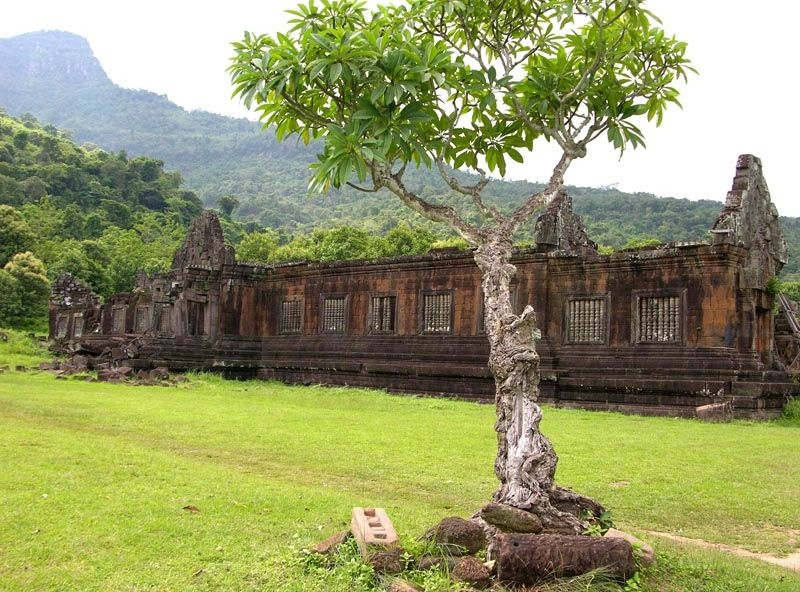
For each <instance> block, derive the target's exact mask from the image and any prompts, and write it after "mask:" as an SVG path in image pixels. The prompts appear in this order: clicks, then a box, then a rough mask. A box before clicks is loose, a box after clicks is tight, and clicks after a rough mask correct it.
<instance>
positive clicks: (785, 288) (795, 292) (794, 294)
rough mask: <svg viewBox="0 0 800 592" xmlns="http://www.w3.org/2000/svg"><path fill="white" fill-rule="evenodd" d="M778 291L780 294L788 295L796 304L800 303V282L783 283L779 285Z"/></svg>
mask: <svg viewBox="0 0 800 592" xmlns="http://www.w3.org/2000/svg"><path fill="white" fill-rule="evenodd" d="M777 289H778V291H779V292H780V293H782V294H786V295H787V296H788V297H789V298H791V299H792V300H794V301H795V302H799V301H800V281H791V282H788V281H787V282H784V281H781V282H779V283H778V285H777Z"/></svg>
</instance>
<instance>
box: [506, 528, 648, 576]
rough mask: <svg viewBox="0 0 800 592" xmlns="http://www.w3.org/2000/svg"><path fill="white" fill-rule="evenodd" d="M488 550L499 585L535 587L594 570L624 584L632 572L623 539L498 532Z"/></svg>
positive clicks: (630, 549)
mask: <svg viewBox="0 0 800 592" xmlns="http://www.w3.org/2000/svg"><path fill="white" fill-rule="evenodd" d="M492 551H493V552H492V556H493V558H494V559H495V560H496V561H497V564H496V565H497V579H498V580H499V581H500V582H501V583H503V584H522V585H529V584H536V583H539V582H543V581H546V580H552V579H556V578H563V577H572V576H578V575H581V574H585V573H588V572H590V571H593V570H597V569H603V570H604V571H605V572H606V573H607V574H608V575H609V576H610V577H612V578H616V579H619V580H622V581H624V580H627V579H629V578H630V577H632V576H633V574H634V572H635V571H636V566H635V564H634V561H633V547H632V546H631V544H630V543H629V542H628V541H626V540H625V539H617V538H606V537H590V536H570V535H558V534H541V535H536V534H503V533H500V534H498V535H497V536H495V539H494V543H493V544H492Z"/></svg>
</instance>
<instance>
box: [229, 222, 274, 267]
mask: <svg viewBox="0 0 800 592" xmlns="http://www.w3.org/2000/svg"><path fill="white" fill-rule="evenodd" d="M277 248H278V233H277V232H276V231H274V230H272V229H271V228H268V229H266V230H264V231H263V232H251V233H250V234H248V235H247V236H245V237H244V238H243V239H242V242H240V243H239V244H238V245H237V246H236V258H237V259H238V260H239V261H247V262H249V263H269V262H270V261H271V260H272V257H273V255H274V254H275V249H277Z"/></svg>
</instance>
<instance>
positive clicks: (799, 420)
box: [778, 397, 800, 428]
mask: <svg viewBox="0 0 800 592" xmlns="http://www.w3.org/2000/svg"><path fill="white" fill-rule="evenodd" d="M778 421H779V423H781V424H782V425H787V426H793V427H797V428H800V399H798V398H795V397H792V398H791V399H789V400H788V401H786V405H785V406H784V407H783V414H782V415H781V417H780V419H779V420H778Z"/></svg>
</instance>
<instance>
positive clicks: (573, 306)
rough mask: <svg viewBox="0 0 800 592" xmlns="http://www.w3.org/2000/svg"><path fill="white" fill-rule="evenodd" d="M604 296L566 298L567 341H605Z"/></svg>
mask: <svg viewBox="0 0 800 592" xmlns="http://www.w3.org/2000/svg"><path fill="white" fill-rule="evenodd" d="M607 310H608V299H607V297H606V296H593V297H586V298H569V299H568V300H567V311H566V313H567V314H566V316H567V332H566V341H567V343H605V342H606V336H607V333H608V331H607V327H608V316H607Z"/></svg>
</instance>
